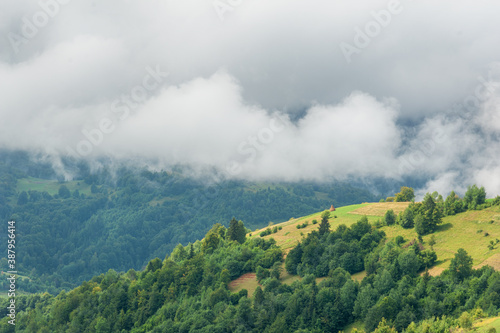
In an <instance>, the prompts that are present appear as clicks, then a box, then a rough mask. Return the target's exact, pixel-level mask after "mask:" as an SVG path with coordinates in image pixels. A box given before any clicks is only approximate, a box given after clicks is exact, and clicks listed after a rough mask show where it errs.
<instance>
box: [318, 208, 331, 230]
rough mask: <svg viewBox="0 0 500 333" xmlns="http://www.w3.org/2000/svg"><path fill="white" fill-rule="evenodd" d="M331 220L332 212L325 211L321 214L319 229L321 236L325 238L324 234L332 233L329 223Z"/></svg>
mask: <svg viewBox="0 0 500 333" xmlns="http://www.w3.org/2000/svg"><path fill="white" fill-rule="evenodd" d="M329 218H330V211H328V210H325V211H324V212H323V213H322V214H321V223H320V224H319V229H318V233H319V235H320V236H323V235H324V234H327V233H329V232H330V222H328V219H329Z"/></svg>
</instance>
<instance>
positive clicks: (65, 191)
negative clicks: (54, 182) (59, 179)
mask: <svg viewBox="0 0 500 333" xmlns="http://www.w3.org/2000/svg"><path fill="white" fill-rule="evenodd" d="M58 193H59V197H61V198H63V199H67V198H69V197H70V196H71V192H70V191H69V190H68V188H67V187H66V185H61V186H60V187H59V191H58Z"/></svg>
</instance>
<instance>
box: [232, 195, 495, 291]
mask: <svg viewBox="0 0 500 333" xmlns="http://www.w3.org/2000/svg"><path fill="white" fill-rule="evenodd" d="M407 205H408V203H398V202H394V203H392V202H387V203H363V204H359V205H350V206H345V207H339V208H337V209H336V210H335V211H333V212H331V213H330V219H329V222H330V228H331V229H332V230H335V229H336V228H337V226H338V225H340V224H345V225H347V226H350V225H351V224H353V223H355V222H357V221H358V220H359V219H360V218H361V217H362V216H363V215H365V214H366V216H367V218H368V221H369V222H370V223H373V222H375V221H376V220H378V219H382V217H383V215H384V214H385V212H386V211H387V210H388V209H393V210H394V211H395V213H396V214H398V212H400V211H402V210H404V209H405V208H406V206H407ZM321 213H322V212H318V213H314V214H311V215H308V216H304V217H300V218H292V219H290V220H289V221H286V222H283V223H278V224H275V225H272V226H270V228H271V229H272V228H273V227H274V226H278V227H281V228H282V229H281V230H279V231H278V232H277V233H273V234H270V235H267V236H264V237H263V238H271V237H272V238H274V239H275V240H276V243H277V245H278V246H280V247H281V248H282V249H283V250H284V252H285V253H288V251H289V250H290V249H292V248H293V247H295V246H296V245H297V243H298V242H299V241H301V240H302V239H303V238H304V237H305V236H307V234H308V233H310V232H311V231H313V230H317V229H318V227H319V222H320V221H321V217H320V215H321ZM335 216H336V217H335ZM314 219H316V220H317V221H318V223H317V224H312V221H313V220H314ZM306 221H308V226H307V227H305V228H301V229H297V225H298V224H303V223H304V222H306ZM266 229H267V227H266V228H262V229H258V230H256V231H253V232H252V233H251V234H252V236H251V237H260V235H259V234H260V233H261V232H262V231H264V230H266ZM381 230H383V231H384V232H385V233H386V234H387V238H388V239H392V238H394V237H396V236H399V235H400V236H403V237H404V239H405V240H406V241H411V240H413V239H415V238H417V233H416V232H415V230H414V229H403V228H402V227H400V226H399V225H393V226H385V227H382V228H381ZM432 235H434V238H435V241H436V244H435V245H434V246H433V249H434V251H436V254H437V256H438V261H437V263H436V265H435V266H434V267H433V268H432V269H430V270H429V272H430V274H432V275H439V274H440V273H441V272H442V271H443V270H445V269H446V268H447V267H448V266H449V264H450V260H451V258H453V257H454V255H455V253H456V252H457V250H458V249H459V248H464V249H465V250H466V251H467V253H468V254H469V255H470V256H472V258H473V259H474V265H475V267H476V268H478V267H481V266H483V265H490V266H492V267H494V268H495V269H498V270H500V242H499V243H498V244H496V245H495V247H494V249H492V250H490V249H489V248H488V245H489V244H490V241H491V240H493V241H494V242H495V241H496V239H497V238H498V239H499V240H500V207H498V206H495V207H490V208H487V209H484V210H480V211H468V212H464V213H460V214H457V215H455V216H447V217H444V218H443V223H442V224H441V225H440V226H439V227H438V230H437V231H436V232H434V233H433V234H432ZM432 235H426V236H424V237H423V239H424V246H425V247H430V246H429V245H428V243H429V240H430V238H431V236H432ZM365 275H366V273H365V272H360V273H357V274H354V275H353V278H354V279H356V280H358V281H360V280H362V279H363V277H364V276H365ZM298 279H300V277H298V276H292V275H289V274H288V273H286V272H283V273H282V275H281V280H282V282H284V283H292V282H293V281H296V280H298ZM319 281H320V280H318V282H319ZM243 287H245V289H247V290H248V291H249V294H250V293H253V290H254V289H253V290H251V289H249V288H256V287H257V281H248V280H247V281H245V282H244V286H241V287H239V288H238V289H235V291H238V290H239V289H242V288H243Z"/></svg>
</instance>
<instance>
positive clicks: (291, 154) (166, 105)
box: [0, 0, 500, 193]
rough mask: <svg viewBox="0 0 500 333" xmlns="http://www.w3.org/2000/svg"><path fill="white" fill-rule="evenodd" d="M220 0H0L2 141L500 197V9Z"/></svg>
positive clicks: (262, 174)
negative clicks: (473, 188)
mask: <svg viewBox="0 0 500 333" xmlns="http://www.w3.org/2000/svg"><path fill="white" fill-rule="evenodd" d="M214 3H216V2H211V1H208V2H207V1H201V0H186V1H174V0H166V1H156V2H150V3H144V2H135V1H128V2H125V3H123V2H118V1H106V2H105V3H101V2H87V1H78V0H73V1H70V2H66V1H62V0H46V1H42V2H40V3H37V2H32V3H25V2H19V1H14V0H6V1H4V2H2V4H0V35H2V36H3V37H4V38H0V91H1V95H2V98H0V123H1V124H2V125H3V126H2V130H1V131H0V146H2V147H8V148H13V149H29V150H33V151H39V152H42V153H43V154H45V155H48V156H52V157H51V158H53V160H54V161H55V162H54V164H55V165H56V166H57V165H59V169H60V164H58V162H57V161H58V156H59V155H60V154H68V153H69V154H76V155H78V154H79V148H80V152H84V154H79V155H84V157H85V158H95V157H98V156H111V157H116V158H124V159H126V158H143V159H150V160H155V161H158V163H160V164H161V165H165V166H166V165H172V164H175V163H179V164H183V165H187V166H190V167H193V168H202V169H203V168H216V169H218V170H221V171H222V172H224V173H226V174H227V175H229V176H231V177H240V178H246V179H283V180H298V179H324V178H329V177H334V178H344V177H360V178H365V177H386V178H391V179H398V180H401V179H404V177H406V176H408V175H412V176H416V177H420V178H421V179H425V180H428V181H429V183H428V185H429V186H436V187H439V188H442V189H443V191H445V190H446V189H447V188H449V189H451V187H453V186H457V188H463V184H467V183H470V182H480V183H484V182H486V183H488V184H484V185H487V186H488V187H487V190H488V192H489V193H500V187H499V185H498V181H497V179H498V173H497V171H498V165H499V161H498V158H497V156H499V155H498V153H499V144H498V142H499V138H498V130H499V129H500V125H499V124H500V120H499V110H498V105H499V103H498V102H499V94H498V82H500V80H499V75H498V73H499V72H498V61H499V59H498V54H500V44H499V43H497V39H498V37H497V35H498V31H500V21H499V20H498V19H497V17H496V13H497V12H498V10H499V9H500V4H499V3H498V2H495V1H486V2H485V3H484V4H482V5H481V6H477V5H475V4H472V3H470V2H468V1H464V0H459V1H456V0H455V1H451V0H444V1H441V2H440V3H439V4H436V3H433V2H430V1H418V2H415V1H407V0H401V1H399V2H397V1H396V2H394V1H392V2H389V1H381V0H377V1H368V0H363V1H356V2H353V3H349V4H346V3H337V2H332V1H327V0H320V1H317V2H314V3H311V2H307V1H305V0H293V1H284V0H277V1H264V0H260V1H259V0H257V1H245V0H243V1H240V2H237V1H233V2H230V3H229V2H225V3H226V4H227V6H230V7H227V6H226V7H224V8H226V10H225V11H223V13H222V14H221V11H220V10H219V11H217V9H216V8H215V7H214ZM394 4H396V5H397V8H398V10H397V11H394V10H392V11H391V6H394ZM47 6H49V7H47ZM47 8H49V9H47ZM44 13H45V14H44ZM387 13H390V15H389V16H387ZM43 15H45V16H46V18H47V19H46V22H45V21H43V22H42V21H39V20H40V19H42V20H43V18H44V16H43ZM384 15H386V16H384ZM383 17H385V19H383ZM221 18H222V19H221ZM37 20H38V21H37ZM381 20H382V21H381ZM384 20H385V21H384ZM377 25H378V28H377V29H378V30H377V31H376V32H375V33H374V32H373V30H371V32H370V30H369V29H370V27H372V28H373V27H377ZM30 27H31V34H30V35H29V36H27V35H26V31H29V30H30ZM33 27H34V28H33ZM35 30H36V31H35ZM361 34H364V35H365V36H364V37H363V36H361ZM13 36H15V38H17V39H14V42H13V39H12V38H13ZM360 36H361V37H360ZM359 38H361V39H363V38H364V39H365V42H366V45H363V47H360V45H359V43H358V44H356V43H357V42H356V41H359ZM13 43H14V44H13ZM342 43H346V44H350V45H353V46H354V47H356V48H357V49H358V52H356V53H353V54H352V57H351V59H350V60H351V61H350V62H348V61H346V58H345V56H344V54H343V52H342V49H341V47H340V45H342ZM16 48H17V50H16ZM151 71H160V72H164V73H167V72H168V76H166V75H165V76H162V77H161V78H160V80H156V81H154V75H153V78H152V77H151V75H152V74H151ZM148 75H149V78H148ZM478 78H482V81H481V80H478ZM145 80H146V81H145ZM145 82H146V86H151V85H154V86H155V87H154V88H152V89H149V88H147V87H146V86H145ZM155 82H156V83H157V84H154V83H155ZM484 82H489V83H490V85H489V86H487V87H485V86H484ZM148 83H149V85H148ZM478 92H479V94H478ZM140 93H142V94H143V95H142V97H140V96H139V95H138V94H140ZM138 96H139V97H140V98H139V97H138ZM457 104H458V105H459V107H458V108H453V106H454V105H457ZM120 110H121V111H120ZM124 110H126V111H127V113H126V116H125V113H124V112H125V111H124ZM98 131H100V134H99V133H98ZM85 133H86V134H85ZM84 141H86V142H88V143H82V142H84ZM91 141H93V142H91ZM85 149H86V150H85ZM488 179H493V180H490V181H488ZM429 186H427V187H426V188H428V187H429Z"/></svg>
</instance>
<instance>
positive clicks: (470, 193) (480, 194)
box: [464, 185, 486, 210]
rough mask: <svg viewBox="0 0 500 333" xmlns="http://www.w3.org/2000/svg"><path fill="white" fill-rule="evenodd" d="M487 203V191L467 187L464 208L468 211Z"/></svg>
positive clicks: (475, 187)
mask: <svg viewBox="0 0 500 333" xmlns="http://www.w3.org/2000/svg"><path fill="white" fill-rule="evenodd" d="M485 201H486V191H485V189H484V187H481V188H478V187H477V186H476V185H472V186H469V187H467V192H465V196H464V206H465V208H466V209H469V210H473V209H477V206H479V205H482V204H484V203H485Z"/></svg>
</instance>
